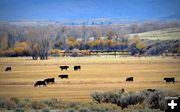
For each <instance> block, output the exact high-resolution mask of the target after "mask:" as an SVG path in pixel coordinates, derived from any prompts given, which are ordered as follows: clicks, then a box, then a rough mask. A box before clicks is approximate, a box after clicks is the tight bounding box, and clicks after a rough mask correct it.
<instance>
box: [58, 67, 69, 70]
mask: <svg viewBox="0 0 180 112" xmlns="http://www.w3.org/2000/svg"><path fill="white" fill-rule="evenodd" d="M59 68H61V70H64V69H65V70H67V69H68V68H69V66H60V67H59Z"/></svg>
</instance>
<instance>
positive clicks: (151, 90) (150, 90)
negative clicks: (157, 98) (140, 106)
mask: <svg viewBox="0 0 180 112" xmlns="http://www.w3.org/2000/svg"><path fill="white" fill-rule="evenodd" d="M147 91H149V92H154V91H156V90H155V89H147Z"/></svg>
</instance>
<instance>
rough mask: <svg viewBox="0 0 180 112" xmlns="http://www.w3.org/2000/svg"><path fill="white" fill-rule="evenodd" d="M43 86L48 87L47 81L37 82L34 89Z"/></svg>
mask: <svg viewBox="0 0 180 112" xmlns="http://www.w3.org/2000/svg"><path fill="white" fill-rule="evenodd" d="M41 85H43V86H47V85H46V82H45V81H37V82H36V83H35V84H34V87H36V86H41Z"/></svg>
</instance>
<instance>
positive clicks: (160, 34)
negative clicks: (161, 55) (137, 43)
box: [130, 27, 180, 40]
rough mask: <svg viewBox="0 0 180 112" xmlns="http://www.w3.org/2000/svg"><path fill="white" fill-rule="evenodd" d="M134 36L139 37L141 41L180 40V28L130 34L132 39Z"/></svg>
mask: <svg viewBox="0 0 180 112" xmlns="http://www.w3.org/2000/svg"><path fill="white" fill-rule="evenodd" d="M133 35H139V36H140V38H141V39H151V40H157V39H159V40H177V39H180V27H177V28H167V29H163V30H156V31H150V32H145V33H136V34H130V37H132V36H133Z"/></svg>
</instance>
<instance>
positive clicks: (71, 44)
mask: <svg viewBox="0 0 180 112" xmlns="http://www.w3.org/2000/svg"><path fill="white" fill-rule="evenodd" d="M67 44H68V47H69V49H73V48H74V47H75V46H77V44H78V43H77V41H76V39H75V38H74V37H73V36H70V37H69V38H68V39H67Z"/></svg>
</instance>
